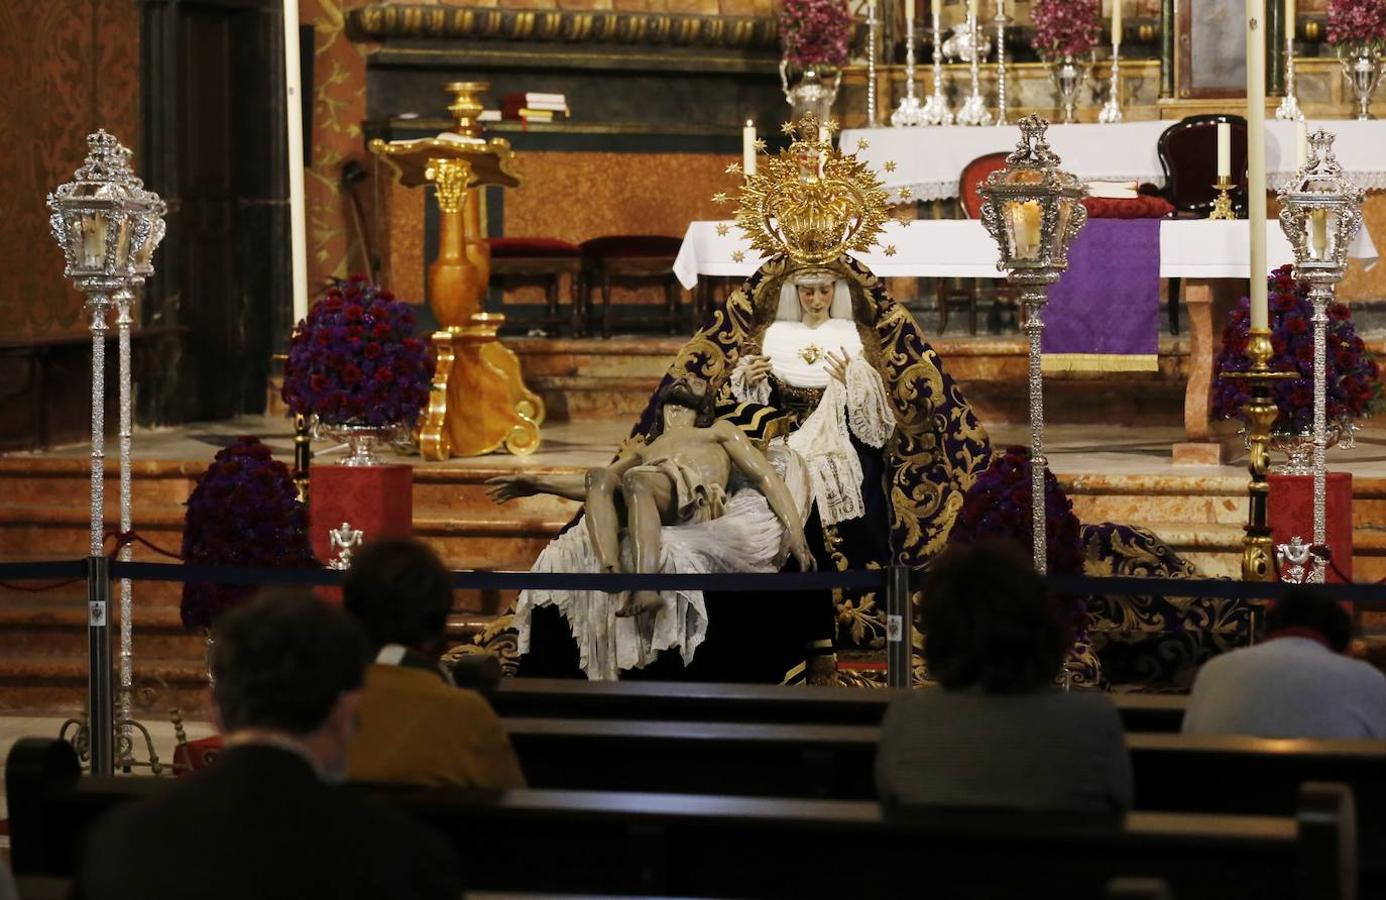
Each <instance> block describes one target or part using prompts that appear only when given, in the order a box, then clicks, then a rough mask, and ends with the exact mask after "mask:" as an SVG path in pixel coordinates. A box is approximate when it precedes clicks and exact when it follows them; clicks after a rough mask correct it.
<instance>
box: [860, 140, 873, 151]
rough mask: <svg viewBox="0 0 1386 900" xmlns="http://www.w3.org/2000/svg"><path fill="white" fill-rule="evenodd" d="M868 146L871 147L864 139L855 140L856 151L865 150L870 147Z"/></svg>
mask: <svg viewBox="0 0 1386 900" xmlns="http://www.w3.org/2000/svg"><path fill="white" fill-rule="evenodd" d="M870 146H871V142H870V141H868V140H867V139H866V138H858V139H857V149H858V150H865V149H866V148H868V147H870Z"/></svg>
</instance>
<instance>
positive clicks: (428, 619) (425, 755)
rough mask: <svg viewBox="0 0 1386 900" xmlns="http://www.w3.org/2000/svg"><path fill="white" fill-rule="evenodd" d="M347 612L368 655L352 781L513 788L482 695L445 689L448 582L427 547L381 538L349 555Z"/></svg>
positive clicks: (504, 743) (509, 759) (514, 771)
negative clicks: (367, 644) (442, 660)
mask: <svg viewBox="0 0 1386 900" xmlns="http://www.w3.org/2000/svg"><path fill="white" fill-rule="evenodd" d="M342 598H343V602H344V605H345V606H346V609H347V611H348V612H350V613H351V614H352V615H354V616H355V617H356V618H357V619H358V620H359V621H360V622H361V624H362V625H363V626H364V627H365V630H366V635H367V637H368V638H369V639H370V641H371V644H372V646H373V648H374V650H375V662H374V663H373V664H372V665H371V666H370V668H368V669H367V670H366V686H365V690H364V691H362V693H361V709H360V733H359V734H357V736H356V740H355V741H353V742H352V745H351V751H350V754H349V756H348V771H349V772H350V774H351V779H352V780H353V781H366V782H381V783H402V784H418V785H443V784H451V785H460V786H464V787H477V788H491V789H496V790H502V789H505V788H520V787H524V786H525V777H524V774H523V773H522V772H521V771H520V764H519V762H518V761H517V760H516V759H515V751H514V750H513V749H511V747H510V739H509V738H507V737H506V735H505V729H504V728H502V727H501V723H500V719H498V718H497V717H496V714H495V712H494V711H492V709H491V706H490V704H488V703H487V702H486V701H485V700H484V699H483V698H482V697H481V695H480V694H478V693H476V692H475V691H469V690H464V689H462V688H459V687H456V686H454V685H453V683H452V680H451V678H450V677H449V676H448V674H447V673H446V672H445V671H444V670H443V669H441V668H440V667H439V665H438V657H439V656H440V655H441V654H442V652H443V651H444V650H445V649H446V633H447V624H448V613H449V612H451V611H452V585H451V584H450V581H449V577H448V570H447V569H446V568H445V567H444V566H443V564H442V562H440V561H439V559H438V557H437V555H435V554H434V552H433V551H432V550H430V549H429V548H428V547H426V546H424V545H423V544H421V543H419V542H418V541H414V540H398V539H396V540H379V541H373V542H371V543H368V544H366V546H365V547H363V548H362V549H361V550H360V551H358V552H357V553H356V554H354V555H353V556H352V560H351V569H350V570H348V572H347V575H346V580H345V581H343V582H342Z"/></svg>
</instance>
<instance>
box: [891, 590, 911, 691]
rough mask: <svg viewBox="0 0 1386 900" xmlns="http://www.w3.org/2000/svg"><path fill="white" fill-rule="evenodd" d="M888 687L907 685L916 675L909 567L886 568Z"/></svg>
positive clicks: (903, 686) (905, 686) (904, 686)
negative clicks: (914, 669)
mask: <svg viewBox="0 0 1386 900" xmlns="http://www.w3.org/2000/svg"><path fill="white" fill-rule="evenodd" d="M885 593H886V687H893V688H907V687H909V686H910V682H911V681H912V675H913V668H914V667H913V653H912V652H911V651H912V648H913V645H914V640H913V637H912V632H913V630H914V629H913V625H914V621H913V610H912V609H911V603H910V569H909V567H908V566H891V567H890V568H888V569H886V592H885Z"/></svg>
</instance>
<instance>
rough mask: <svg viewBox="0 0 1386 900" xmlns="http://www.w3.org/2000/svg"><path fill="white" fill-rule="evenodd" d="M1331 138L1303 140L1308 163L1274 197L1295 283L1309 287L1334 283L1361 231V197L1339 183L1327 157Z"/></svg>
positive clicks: (1322, 134) (1321, 134) (1337, 169)
mask: <svg viewBox="0 0 1386 900" xmlns="http://www.w3.org/2000/svg"><path fill="white" fill-rule="evenodd" d="M1333 140H1334V135H1333V133H1332V132H1329V131H1325V130H1323V129H1319V130H1318V131H1316V132H1314V133H1313V134H1312V135H1310V137H1309V158H1308V160H1307V161H1306V162H1305V164H1304V167H1303V168H1301V169H1300V170H1299V172H1297V173H1296V174H1295V177H1294V180H1293V181H1291V182H1290V184H1289V185H1288V186H1286V188H1285V189H1284V190H1282V191H1281V192H1280V193H1279V195H1278V196H1279V200H1280V203H1281V208H1280V227H1281V229H1283V230H1284V232H1285V237H1286V238H1288V239H1289V241H1290V247H1291V248H1292V249H1293V250H1294V253H1295V268H1296V269H1297V270H1298V275H1299V277H1301V278H1304V279H1306V280H1308V281H1309V282H1311V283H1315V284H1333V283H1336V282H1338V281H1340V280H1341V279H1342V277H1343V273H1344V272H1345V271H1346V269H1347V255H1348V248H1349V246H1351V244H1352V242H1353V240H1355V239H1356V237H1357V231H1358V229H1359V228H1361V227H1362V200H1363V196H1364V195H1363V191H1362V189H1361V188H1360V187H1358V186H1356V185H1354V184H1352V183H1351V182H1349V181H1348V180H1347V179H1346V178H1344V177H1343V169H1342V167H1341V166H1340V165H1338V159H1337V157H1335V156H1334V155H1333Z"/></svg>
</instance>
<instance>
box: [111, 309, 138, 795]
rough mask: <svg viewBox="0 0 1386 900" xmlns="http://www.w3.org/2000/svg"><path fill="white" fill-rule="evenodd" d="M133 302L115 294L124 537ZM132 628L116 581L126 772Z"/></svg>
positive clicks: (124, 530)
mask: <svg viewBox="0 0 1386 900" xmlns="http://www.w3.org/2000/svg"><path fill="white" fill-rule="evenodd" d="M133 300H134V298H133V297H132V296H131V294H130V290H129V288H121V289H120V290H118V291H116V293H115V307H116V336H117V347H118V351H119V378H120V431H119V433H118V442H119V447H120V533H121V535H122V540H123V536H125V535H128V534H129V533H130V531H131V529H132V528H134V523H133V521H132V515H131V496H130V488H131V483H130V404H131V396H130V394H131V389H130V325H131V322H132V321H133V320H132V319H131V316H130V307H131V304H132V303H133ZM131 554H132V548H131V546H130V543H129V541H128V540H123V542H122V543H121V545H120V557H119V558H120V561H121V562H130V559H131ZM133 627H134V611H133V608H132V603H131V596H130V579H128V578H122V579H120V690H119V693H118V695H117V697H118V704H119V707H120V718H119V720H118V722H117V727H118V728H119V734H118V735H117V737H116V756H117V757H118V758H119V760H120V764H121V767H122V768H125V769H127V770H128V769H129V767H130V764H131V763H132V762H133V755H134V744H133V742H132V741H131V739H130V727H131V721H132V714H133V709H132V702H131V694H132V692H133V691H134V655H133V653H132V652H131V630H132V628H133Z"/></svg>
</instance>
